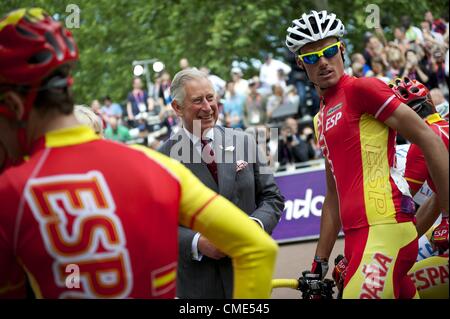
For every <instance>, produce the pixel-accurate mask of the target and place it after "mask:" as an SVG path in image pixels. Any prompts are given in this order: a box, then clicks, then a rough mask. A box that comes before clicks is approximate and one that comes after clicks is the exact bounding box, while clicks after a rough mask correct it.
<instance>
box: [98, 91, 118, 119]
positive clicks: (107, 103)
mask: <svg viewBox="0 0 450 319" xmlns="http://www.w3.org/2000/svg"><path fill="white" fill-rule="evenodd" d="M101 112H102V114H104V115H106V117H107V118H109V117H111V116H115V117H118V118H121V117H122V113H123V110H122V107H121V106H120V105H119V104H117V103H113V101H112V100H111V98H110V97H109V96H105V97H104V98H103V107H102V108H101Z"/></svg>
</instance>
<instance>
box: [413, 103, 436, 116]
mask: <svg viewBox="0 0 450 319" xmlns="http://www.w3.org/2000/svg"><path fill="white" fill-rule="evenodd" d="M434 113H436V112H435V110H434V106H433V105H432V104H431V103H430V102H429V101H425V102H423V103H422V108H421V109H420V110H419V111H418V112H417V114H418V115H419V116H420V117H421V118H423V119H424V118H426V117H427V116H429V115H431V114H434Z"/></svg>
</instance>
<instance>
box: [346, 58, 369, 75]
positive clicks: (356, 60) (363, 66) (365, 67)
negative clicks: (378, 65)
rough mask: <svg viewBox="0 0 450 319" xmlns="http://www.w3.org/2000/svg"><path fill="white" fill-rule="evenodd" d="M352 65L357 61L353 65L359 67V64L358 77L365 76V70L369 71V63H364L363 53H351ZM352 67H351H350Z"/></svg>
mask: <svg viewBox="0 0 450 319" xmlns="http://www.w3.org/2000/svg"><path fill="white" fill-rule="evenodd" d="M350 60H351V62H352V66H353V64H354V63H357V64H356V65H355V67H358V68H359V65H361V72H358V75H360V76H358V77H362V76H365V75H366V73H367V72H369V71H370V65H368V64H367V63H366V59H365V58H364V55H362V54H361V53H353V54H352V56H351V58H350ZM352 69H353V68H352Z"/></svg>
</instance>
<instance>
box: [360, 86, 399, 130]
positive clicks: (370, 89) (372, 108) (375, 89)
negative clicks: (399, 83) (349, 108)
mask: <svg viewBox="0 0 450 319" xmlns="http://www.w3.org/2000/svg"><path fill="white" fill-rule="evenodd" d="M354 85H355V87H354V89H355V93H356V97H357V103H354V105H355V106H356V107H358V108H360V110H359V111H360V112H362V113H368V114H371V115H373V116H374V117H375V118H376V119H377V120H379V121H381V122H384V121H385V120H387V119H388V118H389V116H391V114H392V113H393V112H394V111H395V110H396V109H397V107H398V106H399V105H400V104H401V102H400V100H399V99H397V97H396V96H395V94H394V93H393V92H392V90H391V89H390V88H389V86H388V85H387V84H386V83H384V82H383V81H381V80H379V79H377V78H361V79H358V80H357V81H355V84H354Z"/></svg>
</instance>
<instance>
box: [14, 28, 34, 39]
mask: <svg viewBox="0 0 450 319" xmlns="http://www.w3.org/2000/svg"><path fill="white" fill-rule="evenodd" d="M16 30H17V32H18V33H20V34H21V35H23V36H24V37H26V38H32V39H37V36H36V35H35V34H34V33H32V32H30V31H28V30H27V29H24V28H22V27H21V26H19V25H17V26H16Z"/></svg>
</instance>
